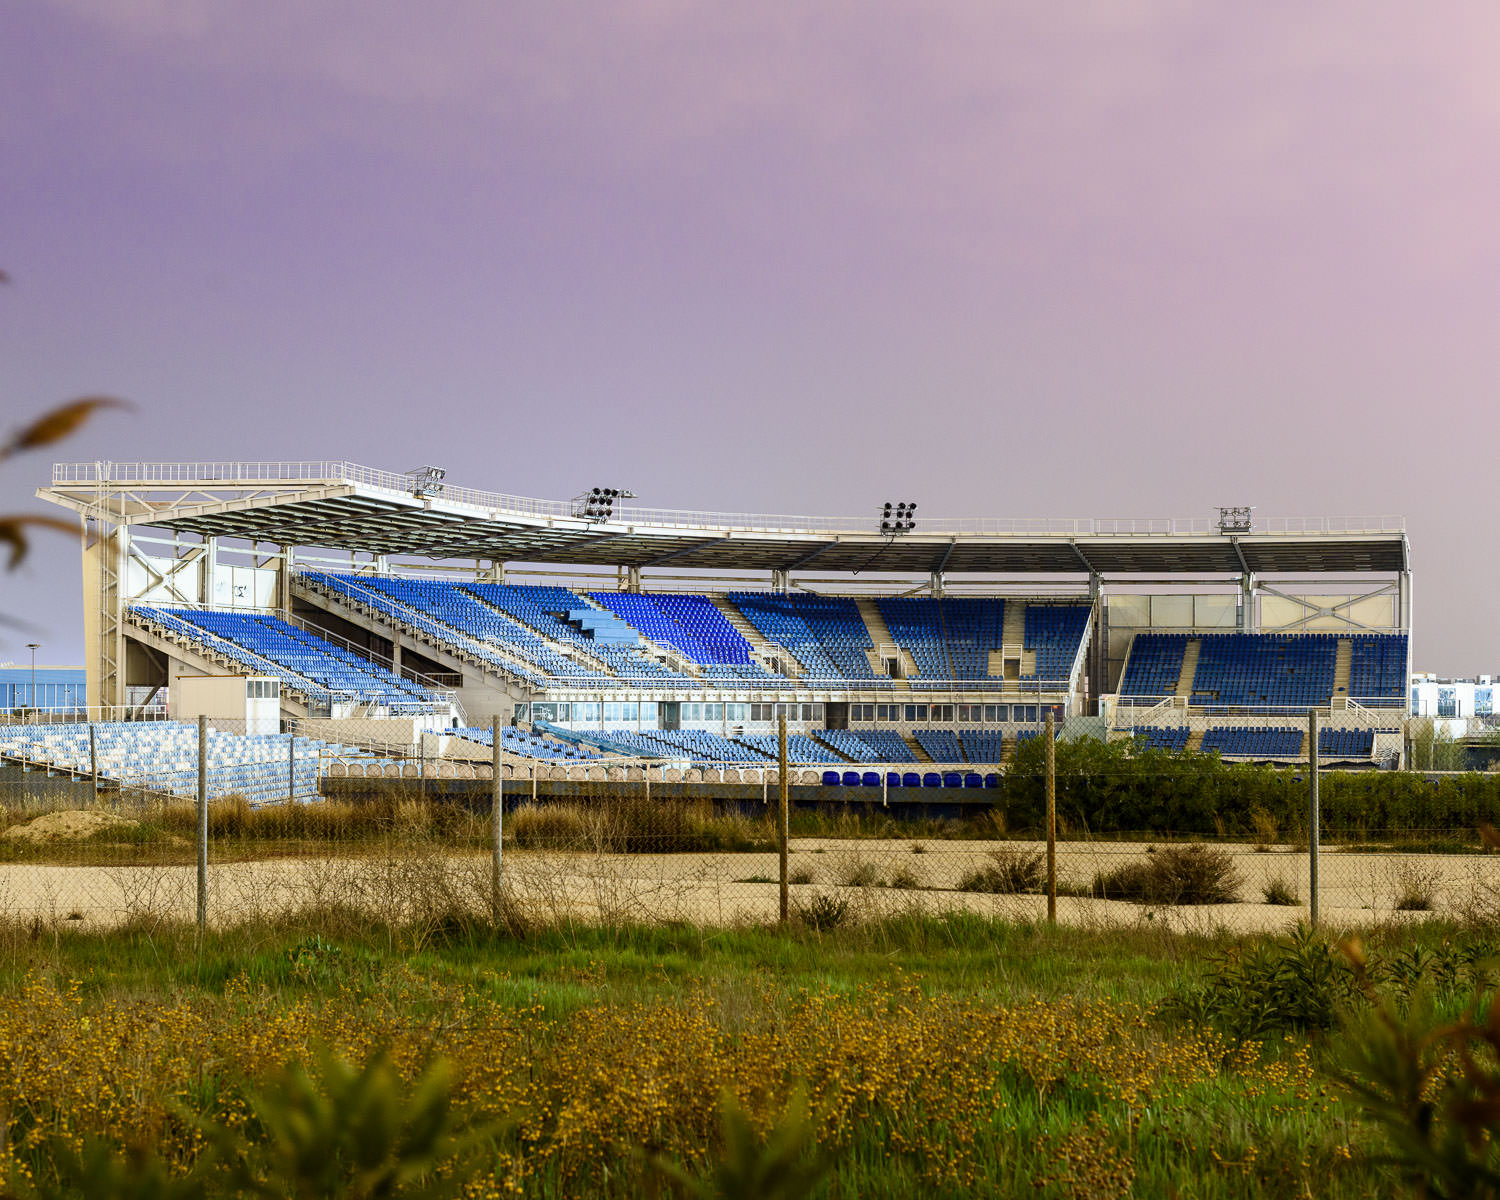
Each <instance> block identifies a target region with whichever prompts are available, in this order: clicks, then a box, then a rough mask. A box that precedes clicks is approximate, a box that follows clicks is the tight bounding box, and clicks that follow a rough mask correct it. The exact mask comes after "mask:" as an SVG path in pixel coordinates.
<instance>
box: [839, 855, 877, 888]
mask: <svg viewBox="0 0 1500 1200" xmlns="http://www.w3.org/2000/svg"><path fill="white" fill-rule="evenodd" d="M839 882H840V883H841V884H842V885H843V886H844V887H855V888H862V887H879V886H880V868H879V867H877V866H876V865H875V864H874V863H872V862H871V861H870V860H869V859H867V858H859V859H855V860H854V861H853V862H852V863H850V864H849V865H848V867H846V868H845V869H844V873H843V876H842V877H841V878H840V879H839Z"/></svg>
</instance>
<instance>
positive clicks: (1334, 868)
mask: <svg viewBox="0 0 1500 1200" xmlns="http://www.w3.org/2000/svg"><path fill="white" fill-rule="evenodd" d="M917 846H921V847H922V850H921V851H920V852H919V851H917V850H916V849H915V847H917ZM999 847H1004V848H1007V849H1011V850H1017V849H1020V850H1030V851H1038V850H1040V849H1041V848H1042V847H1041V846H1040V845H1039V844H1037V843H1016V842H1009V843H995V842H978V841H975V842H963V841H936V840H925V841H921V842H914V841H907V840H901V841H896V840H887V841H874V840H838V839H829V838H822V839H794V841H793V843H792V853H791V856H790V866H791V872H792V878H793V879H809V878H810V880H811V882H804V883H798V884H795V885H794V886H793V887H792V889H791V891H792V897H793V902H794V903H806V902H807V901H808V900H809V899H810V898H811V897H812V896H813V895H815V894H818V893H826V892H833V893H836V894H838V895H840V896H842V897H845V898H847V899H848V900H849V901H850V904H851V906H852V907H853V909H854V910H855V911H856V912H859V913H865V914H869V915H877V914H883V913H894V912H900V911H905V910H911V909H919V910H922V911H927V912H942V911H951V910H955V909H963V910H968V911H972V912H977V913H984V914H990V915H996V916H1005V917H1010V918H1014V919H1016V920H1033V919H1039V918H1041V917H1042V916H1044V915H1045V912H1046V901H1045V899H1044V898H1043V897H1040V896H991V895H983V894H975V893H968V892H958V891H954V890H952V889H953V888H954V886H955V885H956V884H957V882H958V881H959V880H960V878H962V876H964V875H965V874H967V873H968V872H970V871H972V870H974V869H975V868H977V867H980V866H983V865H984V864H986V863H987V862H988V861H989V855H990V853H991V852H992V851H994V850H996V849H997V848H999ZM1224 849H1226V850H1228V851H1229V852H1230V853H1231V854H1232V855H1233V858H1234V862H1235V865H1236V867H1237V868H1238V870H1239V871H1240V873H1241V874H1242V875H1243V877H1244V880H1245V882H1244V886H1243V887H1242V888H1241V889H1240V895H1241V898H1242V902H1241V903H1238V904H1221V905H1205V906H1193V907H1188V906H1183V907H1176V908H1171V907H1147V906H1142V905H1138V904H1131V903H1125V902H1119V901H1103V900H1093V899H1086V898H1078V897H1071V896H1062V897H1060V898H1059V901H1058V916H1059V918H1060V919H1061V920H1063V921H1066V922H1069V923H1074V924H1080V925H1105V926H1121V925H1142V924H1151V925H1155V926H1158V927H1160V926H1162V925H1165V926H1168V927H1171V928H1176V929H1185V930H1197V931H1202V932H1210V931H1212V930H1214V929H1216V928H1221V927H1222V928H1226V929H1230V930H1237V931H1255V930H1275V929H1284V928H1286V927H1288V926H1290V925H1292V924H1294V923H1295V922H1296V921H1298V920H1300V919H1305V917H1306V915H1307V910H1306V908H1305V907H1303V906H1300V905H1299V906H1274V905H1268V904H1265V903H1263V902H1262V893H1263V889H1264V888H1265V887H1266V885H1267V884H1269V883H1270V882H1271V881H1272V880H1280V881H1282V882H1283V883H1285V884H1286V885H1287V886H1288V887H1289V888H1290V889H1291V890H1292V892H1293V894H1294V895H1296V896H1298V897H1299V898H1305V896H1306V895H1307V874H1308V859H1307V855H1306V853H1300V852H1288V851H1282V850H1273V851H1271V852H1268V853H1262V852H1257V851H1256V849H1255V848H1254V847H1252V846H1248V845H1238V846H1226V847H1224ZM1147 853H1148V851H1147V847H1146V845H1145V844H1143V843H1139V842H1092V843H1064V844H1061V845H1060V846H1059V848H1058V872H1059V880H1060V882H1061V883H1062V884H1064V885H1068V884H1072V885H1074V886H1077V887H1086V886H1087V885H1088V883H1089V882H1090V881H1091V880H1092V879H1093V877H1094V874H1095V873H1096V872H1098V871H1101V870H1106V869H1110V868H1113V867H1117V866H1119V865H1121V864H1122V863H1125V862H1129V861H1132V860H1140V859H1143V858H1144V857H1145V856H1146V854H1147ZM504 862H505V877H506V883H507V888H508V889H509V890H510V891H511V892H512V893H513V895H514V896H515V898H516V899H517V900H518V902H519V903H520V904H521V905H522V906H523V908H524V909H525V910H527V911H529V912H531V913H532V914H533V915H534V916H537V917H539V918H543V919H549V918H550V919H571V920H583V921H593V920H611V921H614V920H638V921H662V920H680V921H690V922H694V923H699V924H732V923H735V922H743V921H769V920H773V919H775V917H776V914H777V909H778V896H779V888H778V886H777V884H776V883H775V882H772V881H774V880H775V879H776V876H777V856H776V855H775V854H774V853H750V854H698V853H694V854H659V855H656V854H641V855H615V854H590V853H577V854H569V853H555V852H550V851H535V850H526V851H518V850H513V849H510V848H507V850H506V853H505V858H504ZM488 870H489V863H488V859H487V858H486V857H484V856H480V855H475V856H461V855H453V854H446V853H422V852H421V851H420V850H413V851H412V852H411V853H403V854H400V855H396V856H378V855H370V856H364V857H358V858H354V857H336V856H335V857H325V858H304V859H287V858H281V859H272V860H266V861H256V862H223V863H213V864H212V865H211V866H210V871H209V889H210V890H209V913H210V919H211V920H212V921H214V922H216V923H229V922H233V921H236V920H242V919H246V918H252V917H255V916H266V915H272V914H274V913H278V912H286V911H289V910H292V909H296V908H298V907H302V906H304V905H310V904H312V905H316V904H327V903H335V902H337V903H341V904H348V905H353V906H356V907H358V908H362V909H365V910H367V911H369V912H371V913H372V914H374V913H378V914H383V915H387V916H391V917H396V918H404V919H416V920H421V919H422V918H423V917H424V916H431V915H432V914H434V913H436V912H438V911H440V910H441V909H443V908H444V907H447V906H451V905H452V904H461V905H465V906H473V907H480V908H482V907H483V905H484V903H485V900H486V897H487V895H488V891H487V889H488ZM1320 874H1321V882H1322V886H1321V915H1322V918H1323V921H1324V923H1325V924H1328V925H1330V926H1333V927H1348V926H1358V925H1369V924H1372V923H1375V922H1380V921H1386V920H1390V919H1392V918H1393V917H1395V918H1396V919H1422V918H1423V917H1424V916H1425V915H1426V914H1422V913H1396V912H1395V911H1394V905H1395V901H1396V896H1397V895H1398V893H1400V892H1401V891H1402V890H1417V891H1425V892H1427V893H1429V894H1430V895H1431V897H1432V899H1433V902H1434V908H1433V913H1434V914H1436V915H1453V914H1458V913H1462V912H1463V911H1465V910H1466V909H1467V908H1468V906H1470V905H1471V904H1472V903H1473V902H1474V901H1475V900H1476V898H1478V899H1484V898H1485V897H1489V898H1492V899H1493V898H1500V857H1497V856H1486V855H1478V854H1475V855H1437V854H1391V853H1362V852H1361V853H1354V852H1346V851H1341V850H1339V849H1337V848H1325V850H1324V852H1323V854H1322V856H1321V860H1320ZM901 876H906V878H905V879H904V880H903V882H905V883H906V884H907V886H905V887H888V886H878V885H884V884H888V883H890V882H891V881H892V880H893V878H899V877H901ZM861 877H863V878H865V879H866V880H867V881H868V883H869V884H871V885H867V886H851V884H852V883H853V882H854V881H855V880H856V879H859V878H861ZM195 881H196V872H195V869H194V868H193V867H192V866H191V865H186V866H184V865H172V866H141V865H121V866H65V865H34V864H3V865H0V917H9V918H11V919H18V920H23V921H31V920H33V919H36V918H41V919H42V920H44V921H47V922H51V921H58V922H61V923H69V922H70V921H76V922H77V923H78V924H79V925H81V926H83V927H96V928H97V927H107V926H110V925H114V924H118V923H120V922H122V921H125V920H128V919H131V918H135V919H178V920H190V919H191V918H192V916H193V914H194V911H195V903H196V892H195ZM1497 907H1500V905H1497Z"/></svg>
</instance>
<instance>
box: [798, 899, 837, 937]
mask: <svg viewBox="0 0 1500 1200" xmlns="http://www.w3.org/2000/svg"><path fill="white" fill-rule="evenodd" d="M796 913H797V919H798V920H799V921H801V922H802V923H803V924H804V925H806V926H808V928H810V929H816V930H817V931H818V932H819V933H827V932H828V931H829V930H831V929H837V928H838V927H839V926H840V925H842V924H843V923H844V921H845V920H846V919H847V918H848V916H849V901H848V900H847V899H846V898H845V897H843V896H838V895H834V894H833V893H832V892H821V893H819V894H818V895H816V896H814V897H813V898H812V899H811V900H809V901H808V902H807V903H806V904H798V905H797V906H796Z"/></svg>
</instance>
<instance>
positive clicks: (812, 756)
mask: <svg viewBox="0 0 1500 1200" xmlns="http://www.w3.org/2000/svg"><path fill="white" fill-rule="evenodd" d="M739 741H741V742H743V743H744V744H745V745H747V746H749V747H751V748H752V749H754V750H759V751H760V752H761V753H762V754H764V755H766V756H767V757H768V758H776V757H777V754H778V748H777V739H776V738H775V737H773V736H771V735H770V734H749V733H747V734H745V735H744V736H742V737H741V738H739ZM786 757H787V762H789V763H842V762H846V761H848V760H847V759H844V758H842V757H840V756H839V755H838V754H836V753H834V752H833V751H832V750H830V749H829V748H828V747H827V746H825V745H823V744H822V743H821V742H815V741H813V740H812V738H810V737H808V736H807V735H806V734H805V733H789V734H787V738H786Z"/></svg>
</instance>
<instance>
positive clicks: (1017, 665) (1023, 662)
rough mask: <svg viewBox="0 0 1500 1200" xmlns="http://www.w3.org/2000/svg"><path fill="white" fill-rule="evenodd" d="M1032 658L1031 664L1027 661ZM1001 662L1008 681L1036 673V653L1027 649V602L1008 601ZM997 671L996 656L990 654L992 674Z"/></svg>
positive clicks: (1001, 632)
mask: <svg viewBox="0 0 1500 1200" xmlns="http://www.w3.org/2000/svg"><path fill="white" fill-rule="evenodd" d="M1028 658H1030V660H1031V661H1030V662H1027V659H1028ZM1000 661H1001V664H1002V669H1003V672H1004V676H1005V678H1006V679H1011V680H1018V679H1020V677H1021V676H1022V675H1026V674H1033V673H1035V671H1036V651H1035V650H1030V651H1028V650H1027V649H1026V602H1025V601H1024V600H1007V601H1006V602H1005V622H1004V624H1003V625H1002V626H1001V628H1000ZM994 671H995V655H994V652H993V651H992V652H991V653H990V673H991V674H994Z"/></svg>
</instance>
